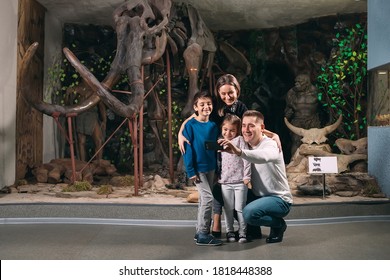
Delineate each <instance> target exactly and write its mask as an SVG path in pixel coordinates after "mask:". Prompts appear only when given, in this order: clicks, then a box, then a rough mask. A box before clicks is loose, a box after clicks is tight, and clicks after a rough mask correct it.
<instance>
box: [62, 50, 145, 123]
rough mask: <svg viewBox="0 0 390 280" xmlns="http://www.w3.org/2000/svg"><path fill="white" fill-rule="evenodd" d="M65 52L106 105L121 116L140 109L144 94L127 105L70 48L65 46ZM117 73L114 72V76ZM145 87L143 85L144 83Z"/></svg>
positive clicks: (131, 113) (129, 116) (128, 115)
mask: <svg viewBox="0 0 390 280" xmlns="http://www.w3.org/2000/svg"><path fill="white" fill-rule="evenodd" d="M64 54H65V56H66V57H67V58H68V60H69V62H70V63H71V64H72V65H73V67H74V68H75V69H76V71H77V72H79V74H80V76H81V77H82V78H83V79H84V81H85V82H86V83H87V84H88V85H89V86H90V87H91V88H92V89H93V90H94V91H95V92H96V94H97V95H98V96H99V97H100V98H101V99H102V101H103V102H104V104H105V105H107V107H109V108H110V109H111V110H113V111H114V112H115V113H117V114H118V115H119V116H121V117H125V118H132V117H133V116H134V115H135V114H136V113H137V112H138V111H139V109H140V107H141V106H142V102H143V96H141V97H138V98H137V99H136V100H135V101H134V103H133V104H129V105H125V104H124V103H123V102H121V101H120V100H119V99H117V98H116V97H115V96H113V95H112V94H111V93H110V92H109V91H108V90H107V88H106V86H105V85H104V84H102V83H100V82H99V81H98V80H97V79H96V77H95V76H94V75H93V74H92V73H91V72H90V71H89V70H88V68H87V67H85V66H84V65H83V64H81V62H80V61H79V60H78V59H77V57H76V56H75V55H74V54H73V53H72V52H71V51H70V50H69V49H68V48H64ZM113 75H115V74H112V76H113ZM142 87H143V85H142Z"/></svg>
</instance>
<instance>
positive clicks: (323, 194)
mask: <svg viewBox="0 0 390 280" xmlns="http://www.w3.org/2000/svg"><path fill="white" fill-rule="evenodd" d="M322 187H323V189H322V199H325V173H323V174H322Z"/></svg>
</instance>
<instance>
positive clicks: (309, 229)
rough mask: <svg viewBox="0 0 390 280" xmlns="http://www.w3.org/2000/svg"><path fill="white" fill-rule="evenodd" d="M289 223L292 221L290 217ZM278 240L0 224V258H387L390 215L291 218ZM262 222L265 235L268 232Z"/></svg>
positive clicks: (170, 230) (152, 228) (157, 228)
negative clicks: (215, 243)
mask: <svg viewBox="0 0 390 280" xmlns="http://www.w3.org/2000/svg"><path fill="white" fill-rule="evenodd" d="M291 223H292V222H291ZM291 223H290V221H288V224H289V226H288V229H287V231H286V233H285V237H284V240H283V242H282V243H277V244H267V243H266V242H265V237H263V239H261V240H254V241H252V242H249V243H246V244H238V243H225V244H223V245H222V246H219V247H204V246H197V245H195V243H194V241H193V234H194V228H193V227H192V226H189V225H188V224H183V225H182V226H180V225H175V226H163V225H161V224H158V225H143V226H137V225H109V224H103V225H102V224H55V223H51V224H39V223H38V224H35V223H33V224H2V225H0V259H2V260H7V259H8V260H20V259H27V260H57V259H61V260H63V259H64V260H83V259H88V260H93V259H102V260H123V259H127V260H132V259H136V260H153V259H161V260H162V259H165V260H175V259H177V260H197V259H198V260H200V259H201V260H207V259H209V260H212V259H218V260H225V259H226V260H233V259H237V260H246V259H248V260H249V259H252V260H254V259H267V260H290V259H294V260H306V259H311V260H342V259H347V260H388V259H390V242H389V239H390V238H389V237H390V219H389V218H388V217H385V218H384V219H379V220H376V219H373V221H369V220H367V219H365V220H361V221H359V219H354V220H351V221H345V220H344V221H343V222H338V221H337V219H336V220H333V221H330V222H329V221H328V222H326V223H321V220H318V219H317V220H312V221H311V222H310V223H308V222H307V221H305V222H304V223H299V220H295V221H294V223H292V224H291ZM268 231H269V229H268V228H263V235H264V236H267V235H268Z"/></svg>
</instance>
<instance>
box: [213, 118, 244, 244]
mask: <svg viewBox="0 0 390 280" xmlns="http://www.w3.org/2000/svg"><path fill="white" fill-rule="evenodd" d="M240 131H241V119H240V118H239V117H237V116H235V115H231V114H228V115H226V117H225V119H224V121H223V122H222V137H223V139H224V140H230V141H231V142H232V143H234V145H236V146H237V147H240V148H241V149H248V145H247V144H246V143H245V142H244V138H243V137H242V136H240ZM221 157H222V165H221V174H220V178H219V180H218V182H219V183H220V184H221V188H222V197H223V202H224V209H225V211H224V215H225V223H226V240H227V242H235V241H236V236H235V233H234V210H236V211H237V220H238V224H239V228H238V234H239V237H238V242H239V243H246V242H247V238H246V227H247V226H246V223H245V221H244V217H243V215H242V209H243V208H244V207H245V205H246V199H247V192H248V185H250V179H251V164H250V163H249V162H248V161H246V160H243V159H242V158H240V157H239V156H237V155H235V154H229V153H221Z"/></svg>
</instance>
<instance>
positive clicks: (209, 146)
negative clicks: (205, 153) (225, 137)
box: [205, 141, 223, 151]
mask: <svg viewBox="0 0 390 280" xmlns="http://www.w3.org/2000/svg"><path fill="white" fill-rule="evenodd" d="M205 147H206V150H217V151H222V150H223V146H221V145H219V144H218V142H217V141H206V142H205Z"/></svg>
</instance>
